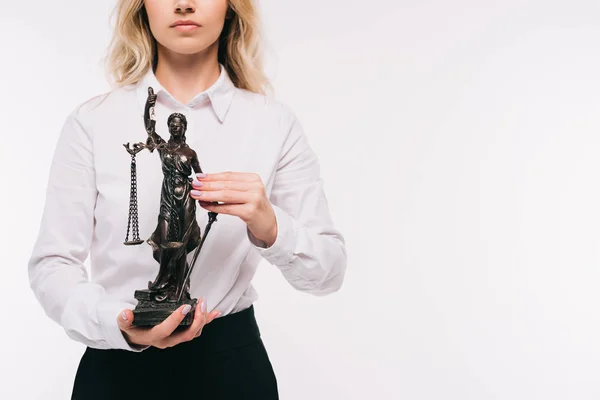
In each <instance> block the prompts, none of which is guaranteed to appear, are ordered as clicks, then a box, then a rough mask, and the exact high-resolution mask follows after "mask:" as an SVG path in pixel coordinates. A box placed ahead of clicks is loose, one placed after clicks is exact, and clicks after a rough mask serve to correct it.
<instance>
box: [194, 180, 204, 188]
mask: <svg viewBox="0 0 600 400" xmlns="http://www.w3.org/2000/svg"><path fill="white" fill-rule="evenodd" d="M203 185H204V183H202V182H200V181H193V182H192V186H193V187H200V186H203Z"/></svg>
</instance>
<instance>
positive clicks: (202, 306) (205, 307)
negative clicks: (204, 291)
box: [200, 299, 208, 312]
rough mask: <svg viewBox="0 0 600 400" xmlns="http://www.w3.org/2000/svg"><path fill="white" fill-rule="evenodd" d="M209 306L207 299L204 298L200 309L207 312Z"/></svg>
mask: <svg viewBox="0 0 600 400" xmlns="http://www.w3.org/2000/svg"><path fill="white" fill-rule="evenodd" d="M207 308H208V307H207V306H206V299H202V304H201V305H200V310H201V311H202V312H206V309H207Z"/></svg>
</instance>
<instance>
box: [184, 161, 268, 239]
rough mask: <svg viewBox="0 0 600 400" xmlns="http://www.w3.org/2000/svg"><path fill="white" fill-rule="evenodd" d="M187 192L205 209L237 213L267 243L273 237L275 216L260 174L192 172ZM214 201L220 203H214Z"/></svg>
mask: <svg viewBox="0 0 600 400" xmlns="http://www.w3.org/2000/svg"><path fill="white" fill-rule="evenodd" d="M196 176H197V177H198V179H199V181H193V182H192V186H193V188H194V189H195V190H192V191H190V195H191V196H192V197H193V198H194V199H196V200H198V201H199V202H200V206H202V208H205V209H206V210H208V211H213V212H216V213H219V214H229V215H235V216H236V217H239V218H241V219H242V221H244V222H245V223H246V224H247V225H248V229H249V230H250V232H252V234H253V235H254V236H255V237H256V238H257V239H259V240H261V241H263V242H265V243H266V245H267V247H270V246H271V245H272V244H273V243H274V242H275V238H276V237H277V219H276V217H275V212H274V211H273V207H272V206H271V202H270V201H269V199H268V198H267V195H266V193H265V188H264V185H263V182H262V180H261V179H260V176H258V175H257V174H252V173H245V172H222V173H218V174H196ZM216 202H220V203H224V204H215V203H216Z"/></svg>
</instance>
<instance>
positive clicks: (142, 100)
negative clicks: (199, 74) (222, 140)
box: [136, 64, 235, 123]
mask: <svg viewBox="0 0 600 400" xmlns="http://www.w3.org/2000/svg"><path fill="white" fill-rule="evenodd" d="M219 67H220V69H221V73H220V75H219V78H218V79H217V80H216V82H215V83H213V84H212V85H211V86H210V87H209V88H208V89H206V90H205V91H203V92H200V93H198V94H197V95H196V96H194V98H193V99H192V100H190V102H189V103H188V104H187V106H188V107H191V108H195V107H196V106H197V105H199V104H201V103H204V102H206V101H209V102H210V104H211V105H212V108H213V111H214V112H215V115H216V116H217V118H218V119H219V121H221V123H223V121H225V116H226V115H227V111H229V107H230V106H231V101H232V100H233V96H234V94H235V85H234V84H233V82H232V81H231V78H230V77H229V74H228V73H227V71H226V70H225V67H223V65H222V64H219ZM149 86H151V87H152V89H154V94H156V95H157V101H158V100H159V99H161V100H164V101H166V102H168V103H170V104H171V105H175V106H179V107H182V106H186V105H184V104H183V103H181V102H179V101H178V100H176V99H175V98H174V97H173V96H172V95H171V94H170V93H169V92H168V91H167V90H166V89H165V88H164V87H163V86H162V85H161V84H160V82H158V79H156V75H155V74H154V71H153V70H152V68H151V67H150V68H148V71H147V72H146V73H145V74H144V76H143V77H142V79H141V80H140V81H139V82H138V83H137V87H136V95H137V99H138V103H139V109H140V112H141V114H142V115H144V108H145V106H146V99H147V98H148V87H149Z"/></svg>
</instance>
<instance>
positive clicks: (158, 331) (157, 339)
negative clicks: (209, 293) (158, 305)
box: [117, 299, 221, 349]
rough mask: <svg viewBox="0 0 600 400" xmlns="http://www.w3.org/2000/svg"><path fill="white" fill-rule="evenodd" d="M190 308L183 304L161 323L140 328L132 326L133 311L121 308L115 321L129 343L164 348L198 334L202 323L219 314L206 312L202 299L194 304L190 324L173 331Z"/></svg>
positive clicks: (210, 320) (204, 302) (208, 321)
mask: <svg viewBox="0 0 600 400" xmlns="http://www.w3.org/2000/svg"><path fill="white" fill-rule="evenodd" d="M190 310H191V306H190V305H183V306H181V307H179V308H178V309H177V310H176V311H174V312H173V313H172V314H171V315H170V316H169V317H168V318H167V319H165V320H164V321H163V322H162V323H160V324H159V325H156V326H154V327H152V328H140V327H136V326H133V325H132V323H133V312H132V311H131V310H127V309H126V310H123V311H122V312H121V314H119V316H118V317H117V321H118V324H119V328H120V329H121V331H122V332H123V333H124V335H125V337H126V339H127V341H128V342H129V343H130V344H137V345H144V346H147V345H150V346H155V347H158V348H161V349H164V348H166V347H172V346H175V345H176V344H179V343H181V342H186V341H189V340H192V339H194V338H196V337H198V336H200V334H201V333H202V329H203V328H204V325H206V324H208V323H210V322H212V321H213V320H214V319H215V318H217V317H218V316H219V315H221V313H220V312H219V311H217V310H214V311H212V312H210V313H207V312H206V300H205V299H202V300H201V301H200V302H198V304H197V305H196V310H195V312H194V320H193V321H192V324H191V325H190V326H189V327H188V328H187V329H185V330H183V331H181V332H176V333H173V332H174V331H175V329H176V328H177V327H178V326H179V325H180V324H181V321H183V319H184V318H185V316H186V315H187V313H188V312H189V311H190ZM184 312H185V314H184Z"/></svg>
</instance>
